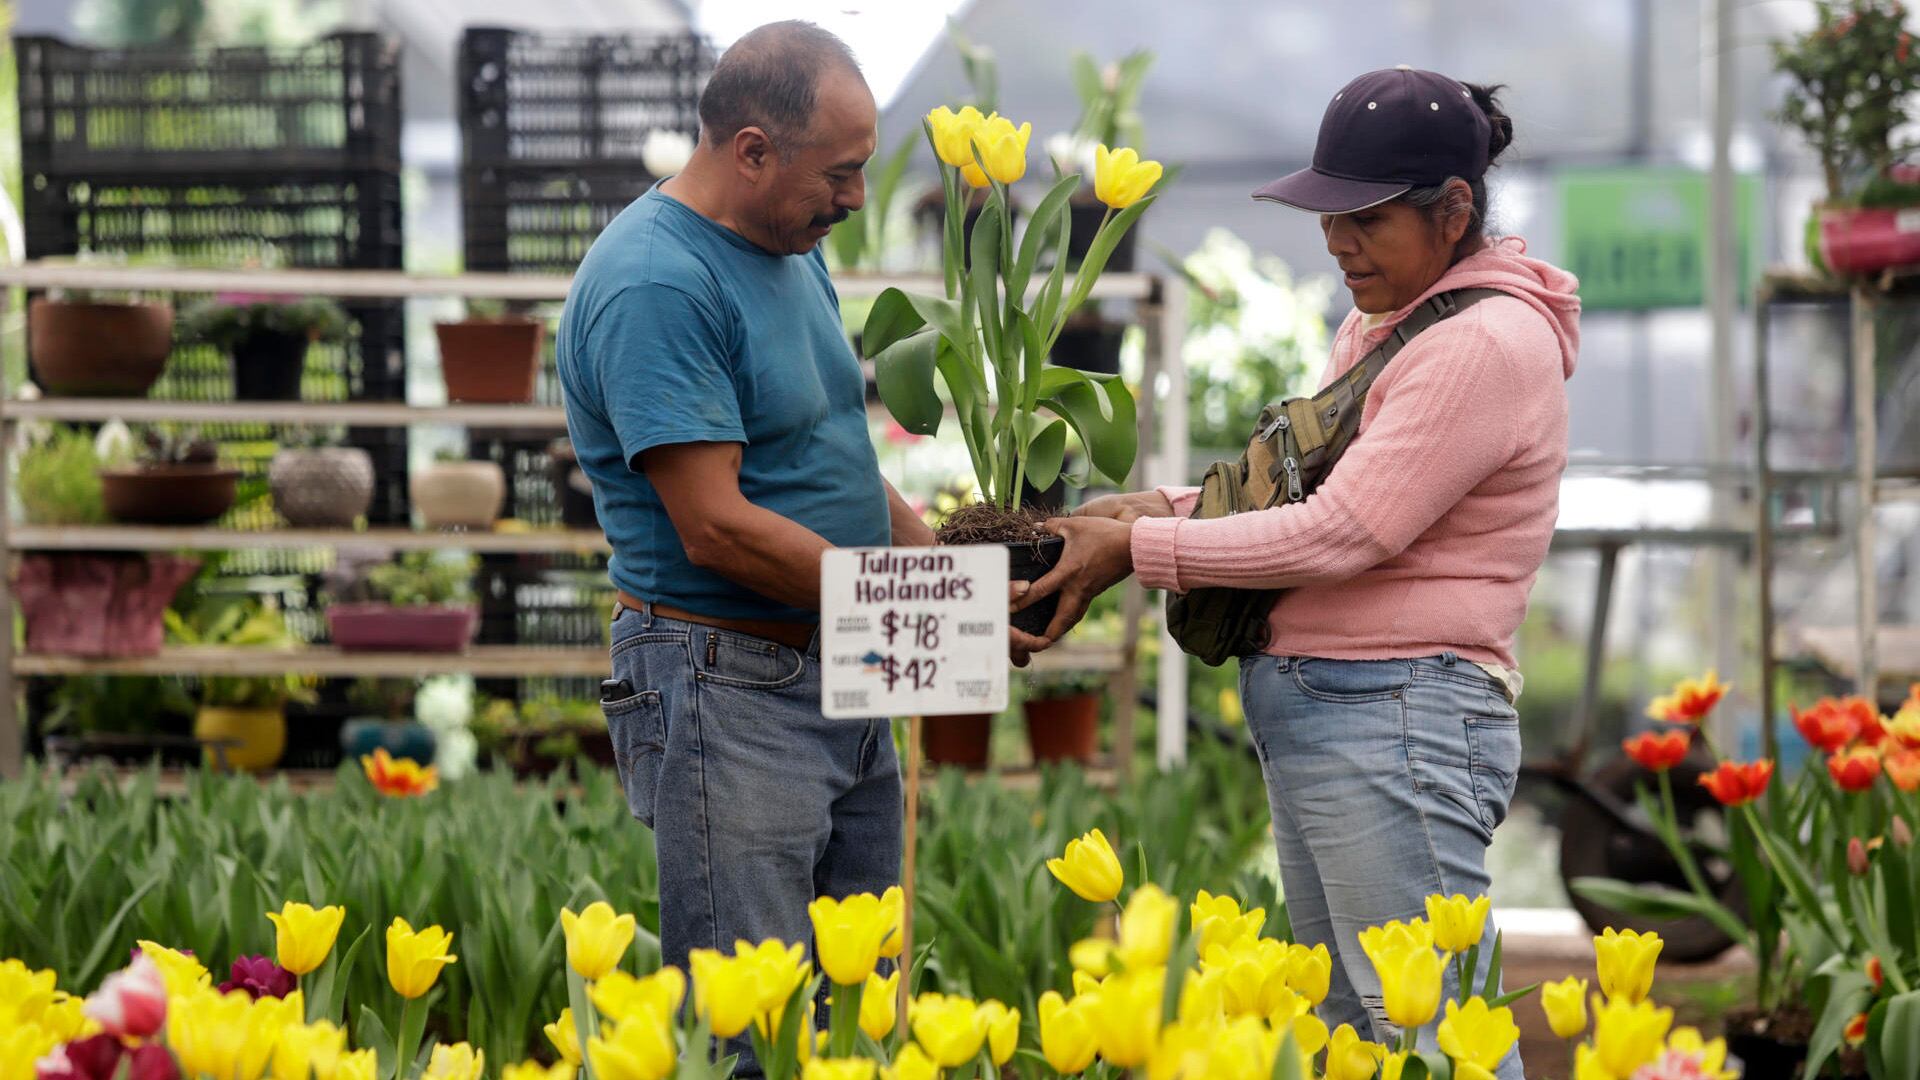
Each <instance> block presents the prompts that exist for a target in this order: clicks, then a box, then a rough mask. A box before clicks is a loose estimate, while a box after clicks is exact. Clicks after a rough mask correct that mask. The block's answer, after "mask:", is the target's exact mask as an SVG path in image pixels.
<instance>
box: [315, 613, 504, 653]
mask: <svg viewBox="0 0 1920 1080" xmlns="http://www.w3.org/2000/svg"><path fill="white" fill-rule="evenodd" d="M479 619H480V611H479V609H478V608H476V607H474V606H473V605H471V604H420V605H409V606H405V607H402V606H399V605H395V604H332V605H329V606H328V608H327V632H328V634H329V635H330V636H331V637H332V638H333V643H334V645H335V646H337V647H338V648H340V649H342V650H344V651H347V652H433V653H447V652H460V651H461V650H463V649H465V648H466V647H467V644H468V643H469V642H471V641H472V640H473V629H474V626H475V624H476V623H478V622H479Z"/></svg>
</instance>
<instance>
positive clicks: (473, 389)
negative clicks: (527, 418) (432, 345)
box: [433, 315, 547, 404]
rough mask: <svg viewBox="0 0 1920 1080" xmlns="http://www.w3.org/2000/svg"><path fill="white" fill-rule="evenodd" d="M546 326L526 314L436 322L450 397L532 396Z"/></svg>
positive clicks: (497, 400)
mask: <svg viewBox="0 0 1920 1080" xmlns="http://www.w3.org/2000/svg"><path fill="white" fill-rule="evenodd" d="M546 330H547V328H546V324H545V323H543V322H541V321H540V320H538V319H533V318H529V317H527V316H525V315H505V316H501V317H500V318H497V319H467V320H465V321H463V322H443V323H435V324H434V327H433V332H434V334H435V335H436V336H438V337H439V339H440V375H441V377H442V378H443V379H445V380H446V383H447V400H449V401H473V402H487V403H494V404H513V403H520V402H528V401H532V400H533V392H534V385H535V383H536V382H537V380H538V379H539V376H540V344H541V342H542V341H543V340H544V339H545V336H546Z"/></svg>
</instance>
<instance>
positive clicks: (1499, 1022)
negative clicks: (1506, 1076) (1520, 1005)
mask: <svg viewBox="0 0 1920 1080" xmlns="http://www.w3.org/2000/svg"><path fill="white" fill-rule="evenodd" d="M1437 1034H1438V1035H1439V1039H1440V1052H1441V1053H1443V1054H1445V1055H1447V1056H1448V1057H1450V1058H1452V1059H1453V1060H1454V1063H1455V1066H1456V1067H1458V1065H1459V1064H1460V1063H1463V1062H1465V1063H1471V1064H1473V1065H1477V1066H1479V1067H1480V1068H1482V1069H1485V1070H1486V1071H1487V1072H1488V1073H1489V1074H1491V1073H1492V1072H1493V1070H1494V1069H1495V1068H1498V1067H1499V1065H1500V1062H1501V1059H1503V1058H1505V1057H1506V1056H1507V1053H1508V1052H1509V1051H1511V1050H1512V1049H1513V1045H1514V1044H1515V1043H1517V1042H1519V1041H1520V1025H1518V1024H1516V1023H1514V1022H1513V1010H1512V1009H1509V1008H1506V1007H1505V1006H1502V1007H1501V1008H1498V1009H1492V1008H1488V1007H1487V1003H1486V1001H1485V1000H1484V999H1482V998H1477V997H1476V998H1470V999H1468V1001H1467V1003H1466V1004H1465V1005H1461V1004H1460V1003H1459V1002H1457V1001H1449V1002H1447V1017H1446V1019H1444V1020H1442V1021H1440V1028H1439V1031H1438V1033H1437Z"/></svg>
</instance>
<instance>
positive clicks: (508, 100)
mask: <svg viewBox="0 0 1920 1080" xmlns="http://www.w3.org/2000/svg"><path fill="white" fill-rule="evenodd" d="M716 59H717V57H716V55H715V52H714V49H713V45H712V44H711V43H710V42H709V41H708V40H707V39H706V38H705V37H704V36H702V35H699V34H690V33H675V34H568V33H533V32H529V31H523V30H513V29H508V28H504V27H481V26H474V27H468V28H467V31H466V34H465V35H464V36H463V37H462V38H461V42H460V63H459V75H458V79H459V82H458V85H457V87H456V90H457V92H458V93H459V96H460V135H461V145H462V153H463V155H464V158H463V160H464V162H465V163H466V164H467V165H468V166H469V167H471V166H477V165H508V164H516V165H533V164H545V165H567V166H577V165H586V164H592V163H598V162H613V161H627V162H636V163H637V162H638V161H639V160H640V149H641V147H642V145H644V144H645V142H646V138H647V135H648V133H649V132H652V131H654V130H656V129H664V130H672V131H680V132H684V133H686V134H688V135H694V134H697V133H698V132H699V130H700V113H699V105H700V91H701V90H702V89H703V88H704V87H705V86H706V82H707V77H708V76H709V75H711V74H712V73H713V65H714V61H715V60H716Z"/></svg>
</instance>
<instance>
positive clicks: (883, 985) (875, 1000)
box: [860, 970, 900, 1042]
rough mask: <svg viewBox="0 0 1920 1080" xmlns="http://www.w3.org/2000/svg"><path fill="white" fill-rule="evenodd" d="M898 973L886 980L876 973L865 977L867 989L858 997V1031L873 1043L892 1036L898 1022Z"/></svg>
mask: <svg viewBox="0 0 1920 1080" xmlns="http://www.w3.org/2000/svg"><path fill="white" fill-rule="evenodd" d="M899 1002H900V972H899V971H898V970H895V971H894V972H893V973H892V974H891V975H888V976H887V977H886V978H884V979H883V978H881V977H880V974H879V973H878V972H875V973H874V974H872V975H869V976H867V988H866V990H865V991H863V992H862V993H861V995H860V1030H861V1031H864V1032H866V1033H867V1038H869V1039H872V1040H873V1041H874V1042H879V1041H880V1040H882V1039H884V1038H886V1037H887V1036H888V1035H891V1034H893V1029H894V1026H895V1025H896V1023H897V1022H898V1021H899V1015H898V1013H899V1009H900V1005H899Z"/></svg>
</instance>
